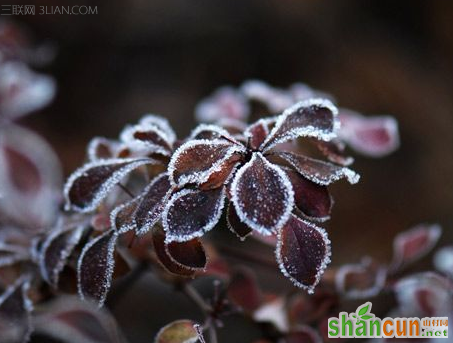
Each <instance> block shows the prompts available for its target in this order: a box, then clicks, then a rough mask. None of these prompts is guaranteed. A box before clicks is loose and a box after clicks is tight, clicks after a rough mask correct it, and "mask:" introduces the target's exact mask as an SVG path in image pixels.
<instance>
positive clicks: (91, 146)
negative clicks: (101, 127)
mask: <svg viewBox="0 0 453 343" xmlns="http://www.w3.org/2000/svg"><path fill="white" fill-rule="evenodd" d="M100 143H102V144H105V145H108V146H111V147H112V146H113V148H114V149H115V148H116V146H117V145H118V143H117V142H115V141H113V140H110V139H108V138H105V137H94V138H93V139H92V140H91V141H90V142H89V143H88V146H87V157H88V159H89V160H90V161H92V162H94V161H98V160H100V158H99V157H97V156H96V148H97V146H98V145H99V144H100Z"/></svg>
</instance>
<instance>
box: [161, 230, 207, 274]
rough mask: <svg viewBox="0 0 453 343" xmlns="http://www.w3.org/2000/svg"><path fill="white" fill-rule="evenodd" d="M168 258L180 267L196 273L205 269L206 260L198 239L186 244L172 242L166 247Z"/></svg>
mask: <svg viewBox="0 0 453 343" xmlns="http://www.w3.org/2000/svg"><path fill="white" fill-rule="evenodd" d="M166 250H167V254H168V256H169V257H170V258H171V259H172V260H173V261H174V262H176V264H179V265H180V266H182V267H184V268H187V269H190V270H196V271H202V270H204V269H205V268H206V263H207V258H206V252H205V250H204V247H203V245H202V244H201V241H200V240H199V239H198V238H194V239H191V240H190V241H187V242H181V243H179V242H172V243H169V244H167V245H166Z"/></svg>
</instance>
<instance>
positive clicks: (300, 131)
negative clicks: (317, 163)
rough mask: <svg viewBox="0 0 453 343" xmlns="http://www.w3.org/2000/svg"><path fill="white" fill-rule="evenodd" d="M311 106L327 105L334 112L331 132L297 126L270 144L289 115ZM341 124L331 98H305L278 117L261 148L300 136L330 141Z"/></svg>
mask: <svg viewBox="0 0 453 343" xmlns="http://www.w3.org/2000/svg"><path fill="white" fill-rule="evenodd" d="M311 106H319V107H325V108H327V109H328V110H329V111H331V112H332V115H333V129H332V131H331V132H326V131H322V130H320V129H318V128H315V127H313V126H306V127H303V128H302V127H301V128H295V129H292V130H290V131H288V132H287V133H286V134H285V135H283V136H282V137H280V138H279V139H277V140H275V141H274V142H273V143H272V144H268V143H269V142H270V141H271V140H272V138H273V136H274V135H275V134H276V133H277V131H278V130H279V129H280V127H281V126H282V124H283V123H284V122H285V120H286V118H287V117H288V116H290V115H291V114H293V113H294V112H296V111H297V110H298V109H299V108H305V107H311ZM340 125H341V124H340V121H339V120H338V109H337V107H336V106H335V105H334V104H333V103H332V102H331V101H330V100H327V99H321V98H314V99H307V100H303V101H300V102H298V103H296V104H294V105H292V106H291V107H289V108H287V109H286V110H285V111H284V112H283V113H282V114H281V115H280V116H278V117H277V121H276V123H275V126H274V128H273V129H272V130H271V132H270V133H269V135H268V136H267V138H266V140H265V141H264V142H263V144H262V145H261V148H263V149H264V151H268V150H269V149H271V148H273V147H274V146H276V145H277V144H280V143H283V142H286V141H288V140H293V139H296V138H298V137H314V138H318V139H320V140H323V141H326V142H328V141H330V140H332V139H334V138H336V137H337V134H336V132H337V131H338V130H339V129H340Z"/></svg>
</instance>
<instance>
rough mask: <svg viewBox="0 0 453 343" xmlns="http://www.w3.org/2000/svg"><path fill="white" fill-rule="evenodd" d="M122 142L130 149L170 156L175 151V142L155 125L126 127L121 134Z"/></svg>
mask: <svg viewBox="0 0 453 343" xmlns="http://www.w3.org/2000/svg"><path fill="white" fill-rule="evenodd" d="M121 140H122V141H123V142H124V143H126V144H127V145H128V146H129V147H130V148H132V149H136V150H146V151H149V153H158V154H162V155H164V156H169V155H170V154H171V152H172V151H173V140H172V139H171V138H170V137H168V136H167V134H166V133H165V132H164V131H162V130H161V129H160V128H158V127H157V126H156V125H154V124H150V123H148V124H137V125H134V126H128V127H126V128H125V129H124V130H123V132H122V133H121Z"/></svg>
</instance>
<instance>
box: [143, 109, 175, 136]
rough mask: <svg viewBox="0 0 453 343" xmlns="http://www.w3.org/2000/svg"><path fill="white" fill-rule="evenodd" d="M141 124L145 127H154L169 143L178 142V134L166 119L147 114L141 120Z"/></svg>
mask: <svg viewBox="0 0 453 343" xmlns="http://www.w3.org/2000/svg"><path fill="white" fill-rule="evenodd" d="M139 124H140V125H145V126H149V125H153V126H155V127H157V128H158V129H159V130H160V131H161V132H163V133H164V134H165V137H167V140H168V141H169V142H171V143H174V142H175V141H176V134H175V132H174V131H173V129H172V127H171V125H170V123H169V122H168V120H167V119H166V118H164V117H161V116H159V115H156V114H145V115H144V116H143V117H142V118H141V119H140V121H139Z"/></svg>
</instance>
